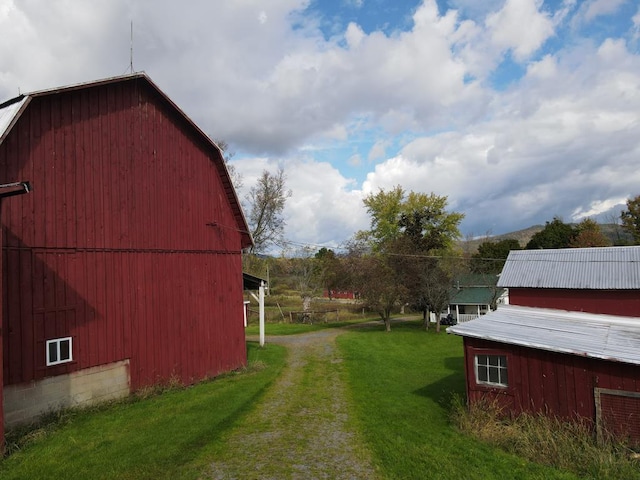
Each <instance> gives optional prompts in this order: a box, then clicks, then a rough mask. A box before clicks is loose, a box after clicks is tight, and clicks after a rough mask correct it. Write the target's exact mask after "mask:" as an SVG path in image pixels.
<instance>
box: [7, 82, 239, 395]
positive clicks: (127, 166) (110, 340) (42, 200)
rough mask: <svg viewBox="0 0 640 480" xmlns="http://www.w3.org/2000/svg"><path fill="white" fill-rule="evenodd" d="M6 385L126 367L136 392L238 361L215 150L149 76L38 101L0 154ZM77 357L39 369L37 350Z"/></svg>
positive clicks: (235, 288)
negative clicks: (59, 341) (14, 192)
mask: <svg viewBox="0 0 640 480" xmlns="http://www.w3.org/2000/svg"><path fill="white" fill-rule="evenodd" d="M0 159H2V163H1V164H0V180H2V181H3V182H9V181H15V179H26V180H30V181H31V182H32V184H33V186H34V190H33V192H32V194H30V195H26V196H24V197H23V198H22V199H21V200H23V201H21V202H5V205H3V206H2V223H3V229H2V230H3V250H2V260H3V263H4V270H3V280H4V281H3V289H2V295H3V300H4V302H3V314H4V315H3V327H4V335H3V340H4V364H3V365H4V383H5V384H15V383H21V382H27V381H30V380H34V379H39V378H43V377H46V376H51V375H57V374H62V373H68V372H71V371H75V370H78V369H82V368H88V367H93V366H96V365H101V364H105V363H109V362H114V361H118V360H123V359H126V358H129V359H130V360H131V361H130V368H131V382H132V388H134V389H135V388H139V387H141V386H144V385H148V384H152V383H155V382H158V381H167V380H168V379H170V378H171V377H172V376H174V377H176V378H178V379H180V380H181V381H183V382H192V381H195V380H198V379H201V378H203V377H206V376H210V375H215V374H218V373H220V372H222V371H225V370H229V369H232V368H236V367H239V366H241V365H243V364H244V362H245V360H246V352H245V343H244V329H243V318H242V270H241V268H242V267H241V256H240V250H241V234H240V232H239V231H238V228H237V223H236V222H237V220H236V218H235V217H234V214H233V210H232V208H231V204H230V202H229V200H228V197H227V195H226V194H225V191H224V185H223V183H222V180H221V178H220V176H219V170H218V168H220V167H219V166H216V164H215V162H221V161H222V160H221V158H219V153H217V152H215V151H213V149H212V148H211V147H210V146H209V145H208V144H207V143H206V142H205V141H203V139H202V138H201V137H199V135H198V134H197V132H195V131H194V130H193V128H191V127H190V125H188V124H187V123H186V122H185V121H184V119H183V118H182V117H180V116H179V115H177V114H176V113H175V111H174V110H173V109H172V108H171V107H170V106H169V105H168V104H167V103H166V102H165V101H163V99H162V98H161V96H160V95H158V94H157V92H156V91H155V90H154V89H152V88H150V87H149V86H148V84H147V83H146V82H145V81H144V80H140V79H136V80H127V81H122V82H118V83H111V84H106V85H101V86H94V87H89V88H84V89H79V90H74V91H69V92H64V93H59V94H50V95H45V96H39V97H38V96H36V97H34V98H33V99H32V101H31V103H30V104H29V106H28V108H27V110H26V111H25V112H24V114H23V115H22V116H21V117H20V119H19V121H18V123H17V124H16V126H15V127H14V128H13V129H12V131H11V132H10V134H9V136H8V137H7V138H6V140H5V141H4V142H3V143H2V145H0ZM68 335H70V336H72V337H73V350H74V351H73V354H74V362H73V363H68V364H63V365H59V366H56V367H45V358H44V353H45V348H44V342H45V341H46V340H47V339H50V338H56V337H62V336H68Z"/></svg>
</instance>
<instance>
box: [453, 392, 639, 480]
mask: <svg viewBox="0 0 640 480" xmlns="http://www.w3.org/2000/svg"><path fill="white" fill-rule="evenodd" d="M451 418H452V421H453V423H454V424H455V425H456V426H457V427H458V428H459V429H460V431H462V432H465V433H466V434H469V435H473V436H474V437H476V438H478V439H480V440H482V441H484V442H487V443H489V444H491V445H496V446H498V447H500V448H502V449H503V450H505V451H507V452H511V453H514V454H516V455H518V456H521V457H523V458H527V459H529V460H531V461H534V462H538V463H541V464H545V465H551V466H554V467H557V468H560V469H562V470H566V471H570V472H574V473H575V474H576V475H578V476H580V478H593V479H629V480H630V479H640V469H639V467H640V463H638V461H637V460H634V459H633V457H632V456H631V453H632V451H631V450H629V449H628V448H627V447H626V446H625V445H624V444H623V443H621V442H619V441H615V440H614V439H613V438H611V437H610V438H605V439H604V441H601V442H598V441H596V438H595V437H594V434H593V431H592V428H591V427H590V426H589V425H588V424H586V423H581V422H566V421H561V420H559V419H557V418H552V417H548V416H545V415H542V414H538V415H533V414H527V413H524V414H522V415H519V416H517V417H508V416H506V415H505V414H504V412H503V411H502V410H501V408H500V407H499V406H498V405H497V404H495V403H491V402H478V403H475V404H474V405H472V406H471V407H469V408H467V406H466V404H465V402H464V401H463V400H462V398H461V397H457V398H456V400H455V402H454V406H453V409H452V412H451Z"/></svg>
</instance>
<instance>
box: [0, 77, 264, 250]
mask: <svg viewBox="0 0 640 480" xmlns="http://www.w3.org/2000/svg"><path fill="white" fill-rule="evenodd" d="M132 80H142V81H144V82H145V83H146V84H147V85H148V86H149V87H150V88H151V89H153V90H154V91H155V92H156V93H157V94H158V95H159V96H160V98H161V99H162V100H163V101H164V102H166V103H167V104H168V105H169V107H170V108H171V109H172V110H174V111H175V112H176V113H177V114H178V116H179V117H180V118H181V119H182V120H183V121H185V122H186V123H187V125H188V126H189V127H190V128H191V129H193V131H195V133H196V135H197V136H198V137H200V138H201V139H202V140H204V142H205V143H206V144H207V145H208V146H209V147H210V148H211V149H213V150H214V151H215V152H216V153H217V155H215V157H217V158H216V159H215V164H216V167H217V170H218V172H219V173H220V174H221V176H222V183H223V186H224V190H225V193H226V194H227V196H228V197H229V201H230V203H231V205H232V208H233V210H234V212H235V213H234V215H235V217H236V222H237V227H238V228H237V230H238V232H240V233H241V235H242V236H243V238H244V239H245V240H244V242H243V244H244V245H245V246H247V247H248V246H249V245H253V238H252V236H251V232H250V231H249V225H248V223H247V219H246V217H245V214H244V211H243V210H242V205H241V202H240V199H239V198H238V194H237V192H236V191H235V187H234V186H233V182H232V181H231V175H230V174H229V169H228V167H227V165H226V162H225V161H224V155H223V153H222V150H221V149H220V147H219V146H218V145H217V144H216V142H214V141H213V140H212V139H211V137H209V135H207V134H206V133H205V132H204V131H203V130H202V129H201V128H200V127H199V126H198V125H197V124H196V123H195V122H194V121H193V120H192V119H191V118H190V117H189V116H188V115H187V114H186V113H185V111H184V110H182V109H181V108H180V107H179V106H178V105H177V104H176V103H175V102H174V101H173V100H171V98H169V97H168V96H167V94H165V93H164V91H162V90H161V89H160V87H158V85H157V84H156V83H155V82H154V81H153V80H151V78H150V77H149V76H148V75H147V74H146V72H144V71H140V72H133V73H128V74H124V75H118V76H114V77H107V78H102V79H98V80H91V81H87V82H82V83H76V84H70V85H65V86H59V87H53V88H48V89H43V90H37V91H34V92H30V93H24V94H21V95H19V96H17V97H14V98H12V99H9V100H7V101H5V102H3V103H0V144H2V142H3V141H4V139H5V138H6V136H7V135H8V134H9V132H10V131H11V129H12V128H13V126H14V125H15V124H16V122H17V121H18V119H19V118H20V116H21V114H22V112H24V110H25V109H26V108H27V107H28V104H29V103H30V101H31V99H32V98H37V97H43V96H48V95H57V94H61V93H65V92H71V91H74V90H82V89H86V88H94V87H99V86H103V85H109V84H113V83H119V82H128V81H132Z"/></svg>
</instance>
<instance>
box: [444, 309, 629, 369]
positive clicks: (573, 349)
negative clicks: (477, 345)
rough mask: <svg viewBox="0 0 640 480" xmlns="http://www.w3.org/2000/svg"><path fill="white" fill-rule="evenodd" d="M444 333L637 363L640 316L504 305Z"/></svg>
mask: <svg viewBox="0 0 640 480" xmlns="http://www.w3.org/2000/svg"><path fill="white" fill-rule="evenodd" d="M447 333H453V334H455V335H461V336H463V337H473V338H480V339H484V340H491V341H496V342H501V343H507V344H510V345H519V346H523V347H530V348H538V349H542V350H548V351H553V352H559V353H568V354H573V355H581V356H586V357H592V358H600V359H604V360H611V361H617V362H624V363H631V364H636V365H640V320H639V319H638V318H634V317H619V316H613V315H597V314H592V313H583V312H568V311H565V310H552V309H543V308H530V307H516V306H513V305H504V306H501V307H500V308H498V309H497V310H495V311H493V312H490V313H488V314H487V315H483V316H481V317H479V318H476V319H474V320H471V321H469V322H465V323H460V324H458V325H454V326H452V327H449V328H447Z"/></svg>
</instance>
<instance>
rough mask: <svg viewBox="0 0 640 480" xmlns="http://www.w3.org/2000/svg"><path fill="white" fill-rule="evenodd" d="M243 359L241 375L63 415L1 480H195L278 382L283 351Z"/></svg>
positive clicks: (16, 457) (8, 463) (4, 466)
mask: <svg viewBox="0 0 640 480" xmlns="http://www.w3.org/2000/svg"><path fill="white" fill-rule="evenodd" d="M248 357H249V363H250V368H249V369H248V372H247V373H245V374H241V375H233V374H231V375H226V376H224V377H222V378H218V379H216V380H214V381H210V382H205V383H202V384H199V385H196V386H193V387H190V388H185V389H176V390H172V391H168V392H165V393H163V394H162V395H158V396H155V397H152V398H148V399H145V400H139V401H133V402H123V403H118V404H115V405H111V406H108V407H105V408H101V409H98V410H92V411H84V412H71V413H67V414H66V415H65V420H64V421H63V422H62V425H59V427H58V428H54V429H51V428H49V429H46V430H41V431H40V432H35V435H34V436H36V437H40V438H38V439H37V440H34V441H32V442H30V443H29V444H27V445H26V446H25V447H24V448H22V449H21V450H20V451H18V452H16V453H14V454H12V455H11V456H9V457H8V458H6V459H4V460H3V461H2V462H0V478H2V479H3V480H9V479H30V480H35V479H51V478H60V479H62V478H64V479H176V478H198V476H199V474H200V472H201V471H202V470H203V468H204V465H205V463H203V462H206V460H203V457H206V454H205V453H204V452H207V451H209V450H210V449H211V448H212V447H213V446H214V445H215V444H216V442H218V441H219V440H220V438H221V437H222V434H223V433H224V432H225V430H226V429H227V428H229V427H230V426H232V425H233V423H234V421H235V420H236V419H237V418H238V417H239V416H240V415H242V414H243V413H245V412H246V411H247V410H248V409H249V408H250V407H251V406H252V405H253V404H254V403H255V402H256V401H257V400H258V398H259V397H260V395H261V394H262V393H263V392H264V390H265V388H266V387H267V386H268V385H269V384H270V383H271V382H272V381H273V380H274V379H275V378H277V376H278V374H279V373H280V371H281V369H282V367H283V366H284V362H285V358H286V350H285V349H284V348H283V347H279V346H277V345H268V346H267V347H266V348H264V349H260V348H259V347H257V346H255V344H249V350H248ZM251 365H254V366H255V365H258V366H260V368H255V367H254V368H251ZM262 366H266V368H262Z"/></svg>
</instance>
